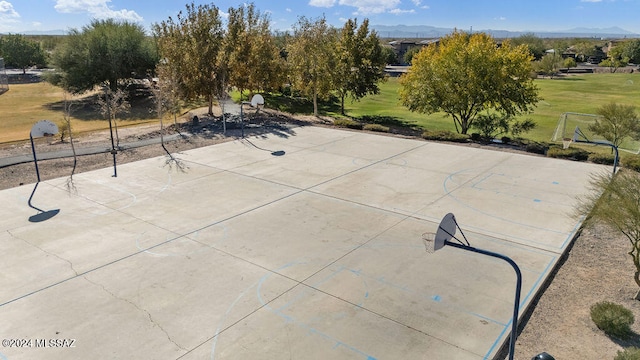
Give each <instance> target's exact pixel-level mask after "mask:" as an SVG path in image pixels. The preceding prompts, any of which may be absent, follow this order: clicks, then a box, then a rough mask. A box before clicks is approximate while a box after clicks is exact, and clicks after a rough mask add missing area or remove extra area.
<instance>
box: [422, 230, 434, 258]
mask: <svg viewBox="0 0 640 360" xmlns="http://www.w3.org/2000/svg"><path fill="white" fill-rule="evenodd" d="M422 241H423V242H424V247H425V250H426V251H427V253H429V254H433V253H434V252H435V251H436V247H435V241H436V234H435V233H432V232H426V233H424V234H422Z"/></svg>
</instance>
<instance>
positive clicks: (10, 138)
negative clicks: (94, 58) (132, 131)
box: [0, 82, 157, 143]
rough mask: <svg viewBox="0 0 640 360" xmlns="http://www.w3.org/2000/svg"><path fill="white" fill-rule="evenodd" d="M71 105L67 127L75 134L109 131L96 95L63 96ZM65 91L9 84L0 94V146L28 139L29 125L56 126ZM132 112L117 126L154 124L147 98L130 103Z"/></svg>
mask: <svg viewBox="0 0 640 360" xmlns="http://www.w3.org/2000/svg"><path fill="white" fill-rule="evenodd" d="M66 96H67V98H68V99H70V100H72V101H73V103H74V105H73V106H72V111H71V127H72V129H73V131H74V132H76V133H87V132H91V131H95V130H104V129H108V128H109V123H108V122H107V121H106V120H104V119H103V117H102V116H101V115H100V112H99V111H98V110H97V108H96V105H95V103H96V96H97V95H96V93H88V94H85V95H82V96H71V95H66ZM64 99H65V92H64V91H63V90H62V89H61V88H59V87H55V86H53V85H51V84H49V83H46V82H37V83H28V84H11V85H10V86H9V91H7V92H5V93H3V94H1V95H0V120H1V121H2V131H1V132H0V143H9V142H15V141H22V140H28V139H29V132H30V131H31V127H32V126H33V124H35V123H36V122H38V121H40V120H50V121H52V122H54V123H56V124H58V126H59V127H60V126H61V125H62V121H63V109H64ZM131 101H132V102H133V104H132V109H133V110H132V111H131V113H129V114H127V115H123V116H120V117H119V118H120V119H119V120H118V122H117V124H118V126H130V125H137V124H141V123H145V122H150V121H157V119H156V118H155V117H154V114H153V112H152V111H151V109H152V108H153V104H152V101H151V100H149V99H133V100H131Z"/></svg>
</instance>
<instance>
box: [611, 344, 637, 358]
mask: <svg viewBox="0 0 640 360" xmlns="http://www.w3.org/2000/svg"><path fill="white" fill-rule="evenodd" d="M613 360H640V349H639V348H637V347H635V346H632V347H628V348H626V349H624V350H623V351H620V350H618V354H617V355H616V357H614V358H613Z"/></svg>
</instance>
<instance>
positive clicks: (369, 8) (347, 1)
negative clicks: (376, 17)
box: [340, 0, 400, 15]
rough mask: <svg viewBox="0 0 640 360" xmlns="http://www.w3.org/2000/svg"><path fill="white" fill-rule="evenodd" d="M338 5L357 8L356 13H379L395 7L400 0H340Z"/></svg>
mask: <svg viewBox="0 0 640 360" xmlns="http://www.w3.org/2000/svg"><path fill="white" fill-rule="evenodd" d="M340 5H345V6H352V7H355V8H357V10H356V14H358V15H367V14H381V13H385V12H389V11H392V10H395V9H397V7H398V5H400V0H340Z"/></svg>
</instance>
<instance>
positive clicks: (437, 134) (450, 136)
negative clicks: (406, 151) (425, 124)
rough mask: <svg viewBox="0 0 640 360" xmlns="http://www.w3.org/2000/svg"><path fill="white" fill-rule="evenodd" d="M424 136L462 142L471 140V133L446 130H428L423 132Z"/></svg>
mask: <svg viewBox="0 0 640 360" xmlns="http://www.w3.org/2000/svg"><path fill="white" fill-rule="evenodd" d="M422 138H423V139H425V140H436V141H451V142H460V143H464V142H467V141H469V135H465V134H458V133H455V132H452V131H446V130H435V131H434V130H427V131H425V132H423V133H422Z"/></svg>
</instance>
